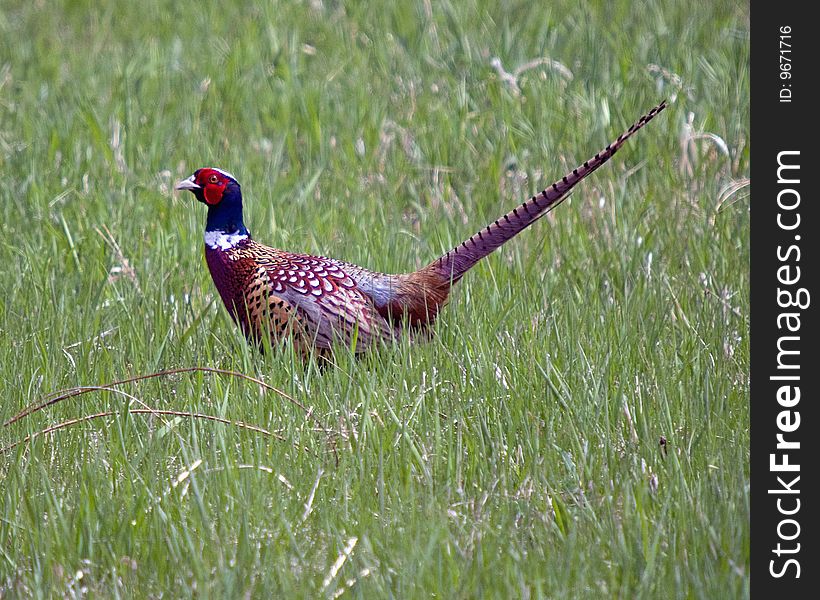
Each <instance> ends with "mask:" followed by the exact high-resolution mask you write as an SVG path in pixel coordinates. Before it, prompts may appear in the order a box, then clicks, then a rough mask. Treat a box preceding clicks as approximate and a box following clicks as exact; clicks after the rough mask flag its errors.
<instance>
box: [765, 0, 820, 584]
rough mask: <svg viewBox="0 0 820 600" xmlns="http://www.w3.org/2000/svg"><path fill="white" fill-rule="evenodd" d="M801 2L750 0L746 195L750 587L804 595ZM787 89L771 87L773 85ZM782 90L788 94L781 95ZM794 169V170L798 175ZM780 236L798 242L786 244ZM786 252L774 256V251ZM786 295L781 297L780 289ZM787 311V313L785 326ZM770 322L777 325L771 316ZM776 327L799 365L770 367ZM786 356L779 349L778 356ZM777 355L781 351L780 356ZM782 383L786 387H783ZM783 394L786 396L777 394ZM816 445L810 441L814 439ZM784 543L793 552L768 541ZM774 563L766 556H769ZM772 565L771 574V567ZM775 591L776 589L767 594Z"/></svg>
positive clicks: (809, 122)
mask: <svg viewBox="0 0 820 600" xmlns="http://www.w3.org/2000/svg"><path fill="white" fill-rule="evenodd" d="M810 7H811V4H810V3H798V2H764V1H763V0H758V1H757V2H753V3H751V6H750V10H751V13H750V14H751V66H750V74H751V119H750V122H751V134H752V135H751V139H753V140H754V142H755V143H754V144H753V145H752V146H751V147H752V149H753V150H752V160H751V173H752V182H753V184H754V185H753V191H752V195H751V203H750V206H751V315H750V323H751V338H750V339H751V357H750V360H751V399H750V400H751V593H752V596H753V597H754V598H773V597H774V598H784V599H785V598H815V597H818V594H820V586H818V580H820V577H819V576H818V573H820V563H818V558H820V557H818V552H817V546H818V543H819V542H820V540H818V539H817V529H816V527H815V526H813V525H812V523H813V522H814V521H816V519H815V516H816V515H817V513H816V511H817V509H818V507H817V503H816V499H817V493H816V492H813V491H812V488H813V487H816V483H818V482H817V481H816V480H815V477H816V472H815V471H816V465H817V462H818V461H817V455H818V452H820V428H819V427H818V420H817V409H816V406H817V403H818V402H820V397H818V393H817V388H818V386H817V383H816V382H817V378H818V377H820V364H817V362H816V361H817V359H816V358H815V357H816V356H817V353H816V352H813V350H815V349H816V343H817V342H816V341H815V339H814V336H816V335H817V333H818V331H817V319H816V316H815V314H816V312H817V311H816V309H815V305H816V304H818V303H820V295H818V294H817V293H816V292H817V285H816V282H817V276H818V270H820V253H818V249H817V239H818V237H820V231H817V228H818V226H820V220H818V218H817V210H816V209H815V206H816V204H817V196H818V195H819V193H818V191H817V188H816V187H815V184H814V181H813V179H814V178H813V177H812V175H814V174H815V173H816V172H817V171H818V165H817V153H816V151H815V150H814V148H813V143H812V142H813V138H814V137H815V136H816V135H817V132H816V130H817V126H816V119H814V118H813V113H814V112H815V110H813V109H815V108H816V107H817V106H818V98H817V97H815V96H814V95H813V89H812V88H813V87H814V86H813V85H812V84H813V83H814V82H815V81H816V80H817V78H818V75H819V74H820V69H818V68H817V66H816V65H817V56H818V41H820V30H818V23H817V21H816V20H815V19H812V18H811V16H810V15H809V8H810ZM781 27H790V28H791V29H790V35H791V37H790V38H789V39H785V41H786V42H787V43H790V44H791V46H790V47H789V48H786V46H781V43H780V42H781V35H782V31H781ZM785 49H789V50H791V52H789V53H786V54H784V55H783V56H787V57H789V58H790V59H791V60H790V64H791V67H790V71H789V72H790V73H791V76H790V78H789V79H784V78H783V77H785V76H781V72H782V69H781V64H783V62H785V61H783V60H782V59H781V50H785ZM784 89H785V90H788V92H782V90H784ZM789 95H790V98H788V99H790V100H791V101H790V102H784V101H783V100H785V99H787V96H789ZM784 151H792V152H794V151H797V152H799V155H795V154H790V155H781V161H786V160H788V162H789V163H790V164H799V165H800V169H799V171H797V170H789V171H786V170H783V171H781V173H782V174H783V175H784V177H783V178H786V179H791V178H794V177H797V178H799V179H800V182H799V183H797V184H784V183H778V171H777V170H778V154H779V153H781V152H784ZM798 173H799V175H797V174H798ZM786 188H790V189H792V190H795V191H796V192H797V193H798V194H799V196H800V202H799V206H797V207H796V208H794V209H792V210H789V211H787V210H784V209H782V208H781V207H779V206H778V193H780V192H781V191H782V190H784V189H786ZM796 198H797V197H796V196H795V194H794V193H792V192H786V193H785V194H783V196H782V197H781V200H782V202H783V203H784V204H794V203H795V201H796ZM779 213H780V214H781V221H782V222H784V223H786V224H787V225H793V224H794V222H795V218H796V215H797V214H799V215H800V224H799V226H797V227H796V228H795V229H792V230H784V229H783V228H781V227H780V226H779V225H778V214H779ZM790 246H798V247H799V253H798V251H797V250H792V251H791V252H788V248H789V247H790ZM778 253H780V256H781V257H782V256H785V257H787V258H786V259H785V260H782V259H781V258H780V257H778ZM784 265H789V267H788V268H787V269H786V270H783V271H780V274H781V275H782V276H784V277H785V276H787V275H788V277H792V278H793V277H794V276H795V275H796V273H797V271H796V269H797V268H798V267H799V269H800V276H801V277H800V280H799V282H797V283H795V284H794V285H791V286H786V285H783V284H782V283H781V282H780V281H778V269H779V268H781V267H783V266H784ZM801 287H803V288H806V290H807V291H808V292H809V294H810V296H811V299H810V303H809V306H808V307H807V308H805V309H799V310H798V309H796V308H784V307H781V306H780V305H779V303H778V290H779V289H780V290H784V289H790V291H791V292H792V293H793V294H797V293H798V292H797V290H798V289H799V288H801ZM781 299H782V300H784V301H785V300H786V297H785V296H781ZM784 312H799V313H800V317H799V319H800V330H799V332H789V331H788V330H784V329H782V328H781V327H779V324H778V316H779V315H780V314H781V313H784ZM794 323H795V321H792V324H794ZM780 324H781V325H783V324H785V321H784V320H782V319H781V321H780ZM784 335H791V336H799V341H798V340H793V339H792V340H789V341H787V342H785V341H782V343H781V349H782V348H783V347H785V346H786V344H788V346H789V348H790V349H792V350H794V349H797V350H799V351H800V354H799V355H797V356H796V357H795V355H789V357H790V358H789V361H790V362H792V363H794V364H799V368H795V369H791V370H782V369H778V345H777V344H778V339H779V338H782V336H784ZM781 358H782V359H784V360H785V355H782V356H781ZM781 362H782V361H781ZM777 375H797V376H799V378H800V379H799V382H798V381H792V382H784V381H782V380H781V381H777V380H773V379H772V376H777ZM785 383H790V384H792V385H794V386H799V387H800V401H799V403H798V404H797V405H796V406H794V407H791V408H790V409H789V410H791V411H793V412H792V414H791V415H789V416H784V417H783V420H782V421H781V423H784V424H786V425H787V426H788V423H789V422H791V423H792V424H793V422H794V419H795V418H796V417H795V415H794V413H795V412H799V413H800V425H799V427H798V428H797V429H796V431H794V432H790V433H783V432H782V431H781V430H780V429H779V428H778V415H779V414H780V413H781V412H782V411H784V410H786V409H785V408H784V407H783V406H781V405H780V404H779V403H778V397H777V393H778V389H780V388H781V386H783V385H784V384H785ZM789 393H793V392H789ZM784 398H785V399H787V398H786V397H785V396H784ZM778 433H783V435H784V439H786V440H788V441H792V442H795V441H796V442H799V443H800V448H799V450H797V449H790V450H787V451H786V452H788V455H789V458H788V460H789V462H790V463H792V464H799V465H800V471H799V472H774V471H773V470H772V469H771V466H770V460H771V458H770V455H771V454H773V453H775V454H776V456H777V458H776V462H782V461H783V452H784V451H783V450H780V451H778V450H777V448H776V446H777V437H776V436H777V434H778ZM815 444H817V445H816V446H815ZM797 475H799V476H800V479H799V481H798V482H797V483H796V484H794V485H792V488H793V489H799V490H800V492H799V494H787V493H770V490H781V491H782V490H783V488H784V485H783V484H781V483H780V482H779V481H778V479H777V478H778V476H779V477H781V479H782V480H784V482H785V483H786V485H789V484H791V483H792V481H793V480H794V477H795V476H797ZM778 499H781V508H783V509H784V510H786V511H789V510H793V509H794V508H795V506H796V502H795V500H796V499H799V501H800V509H799V511H798V512H796V513H795V514H794V515H791V516H789V515H784V514H782V513H781V512H780V511H779V509H778V504H777V502H778ZM789 518H793V519H794V520H795V521H797V522H798V523H799V527H800V533H799V535H798V536H797V537H796V538H795V539H793V540H786V539H780V536H779V535H778V525H779V524H780V523H781V522H783V521H784V520H785V519H789ZM780 531H781V533H783V534H784V535H785V536H786V537H790V536H791V535H793V533H794V532H795V531H796V529H795V527H794V524H793V523H784V524H783V525H781V528H780ZM778 543H779V544H780V545H781V549H795V548H796V547H797V546H796V544H797V543H799V544H800V547H799V551H798V552H796V553H794V554H787V553H785V552H781V554H780V556H778V554H777V552H776V550H777V548H778ZM789 558H794V559H795V560H797V561H798V562H799V564H800V577H799V578H797V577H795V575H796V574H797V569H796V567H795V565H794V564H793V563H792V564H791V565H789V566H788V567H786V569H785V572H783V569H784V566H785V562H786V560H788V559H789ZM772 561H774V562H772ZM773 571H774V572H783V576H782V577H779V578H778V577H775V576H773V575H772V572H773ZM775 594H777V596H775Z"/></svg>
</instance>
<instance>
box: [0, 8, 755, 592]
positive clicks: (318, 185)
mask: <svg viewBox="0 0 820 600" xmlns="http://www.w3.org/2000/svg"><path fill="white" fill-rule="evenodd" d="M494 58H498V59H499V61H500V65H498V63H494V61H493V59H494ZM544 58H548V59H550V60H549V61H540V64H535V65H534V66H532V68H525V69H523V70H521V71H519V73H518V74H517V79H516V80H515V82H513V80H512V79H510V78H509V77H502V74H503V73H504V72H507V73H510V74H513V73H514V72H515V70H516V67H518V66H521V65H526V64H527V63H528V62H529V61H533V60H535V59H544ZM748 62H749V15H748V7H747V6H746V4H744V3H736V2H713V3H698V4H697V5H696V6H693V5H692V3H689V2H661V1H659V0H647V1H645V2H636V3H633V2H626V1H624V2H613V3H609V2H588V3H578V2H563V1H562V2H550V3H546V2H530V1H518V0H514V1H511V2H504V3H495V2H485V1H484V0H469V1H467V2H459V3H456V2H451V1H450V0H445V1H444V2H433V1H432V0H428V1H424V2H401V3H395V5H394V3H390V2H369V3H366V2H360V3H353V2H351V3H340V2H323V1H322V0H312V1H309V2H308V1H304V2H272V3H264V2H246V3H236V4H234V3H230V2H221V3H217V2H193V1H191V0H181V1H178V2H166V1H161V0H145V1H144V2H131V3H128V2H113V1H110V2H105V1H103V2H90V1H84V0H74V1H69V0H62V1H60V0H57V1H54V2H45V1H43V0H29V1H26V2H22V1H17V0H14V1H4V2H3V3H2V6H0V174H2V179H3V182H2V183H3V185H2V186H0V265H2V267H0V289H2V294H1V295H0V398H1V401H0V420H2V421H6V420H8V419H10V418H11V417H12V416H14V415H15V414H16V413H17V412H18V411H20V410H22V409H23V408H24V407H25V406H26V405H27V404H29V403H31V402H37V401H40V400H42V399H43V398H44V397H45V396H46V395H47V394H48V393H50V392H54V391H56V390H60V389H65V388H71V387H73V386H78V385H103V384H105V383H109V382H112V381H115V380H118V379H124V378H127V377H131V376H136V375H141V374H148V373H152V372H155V371H160V370H165V369H174V368H184V367H193V366H200V367H209V368H215V369H224V370H229V371H234V372H238V373H243V374H246V375H248V376H251V377H255V378H259V379H262V380H264V381H265V382H266V383H267V384H269V385H271V386H275V387H277V388H279V389H281V390H282V391H284V392H285V393H287V394H289V395H290V396H291V397H292V398H293V399H294V400H295V401H297V402H299V403H301V404H302V405H303V406H304V407H306V408H307V409H308V410H309V411H310V416H308V415H306V414H305V412H304V411H303V410H302V409H301V408H300V407H299V406H297V405H296V404H294V403H292V402H290V401H289V400H287V399H285V398H283V397H281V396H280V395H278V394H276V393H275V392H272V391H263V389H262V388H261V387H260V386H259V385H258V384H256V383H253V382H250V381H247V380H243V379H240V378H237V377H233V376H229V375H224V374H223V375H219V374H213V373H206V372H201V371H200V372H192V373H185V374H177V375H174V376H168V377H162V378H156V379H150V380H146V381H142V382H138V383H132V384H125V385H121V386H119V387H117V388H116V390H117V391H96V392H92V393H88V394H85V395H82V396H78V397H76V398H70V399H67V400H65V401H62V402H60V403H58V404H55V405H53V406H50V407H47V408H45V409H43V410H41V411H39V412H36V413H34V414H32V415H30V416H28V417H27V418H24V419H21V420H19V421H17V422H15V423H13V424H11V425H8V426H6V427H0V446H4V447H7V446H9V445H12V444H14V443H15V442H19V441H22V440H25V439H26V437H27V436H32V435H33V436H34V437H33V438H31V439H28V441H26V442H25V443H21V444H19V445H17V446H14V447H13V448H10V449H7V450H6V451H5V452H4V453H2V454H0V597H4V598H5V597H9V598H15V597H84V596H87V597H99V598H110V597H138V598H145V597H160V596H162V597H188V596H197V597H210V596H214V597H242V596H246V597H259V598H265V597H271V596H275V597H311V598H322V597H333V596H339V595H341V596H342V597H362V598H378V597H395V598H422V597H437V598H475V597H497V598H515V597H521V598H625V599H626V598H629V599H631V598H743V597H747V596H748V595H749V580H750V574H749V450H748V443H749V408H748V395H749V379H748V375H749V334H748V331H749V300H748V296H749V248H748V240H749V200H748V187H747V184H748V179H747V178H748V175H749V152H750V140H749V134H748V131H749V99H748V94H749V72H748ZM494 65H497V66H494ZM514 77H515V75H514ZM663 98H668V99H669V100H670V105H669V108H668V109H667V110H666V111H665V112H664V113H662V114H661V115H660V116H659V117H658V118H657V119H656V120H655V121H654V122H652V123H651V124H650V126H648V127H647V128H646V130H644V131H642V132H640V134H639V135H638V136H636V138H635V139H634V140H632V141H631V142H630V143H629V145H628V146H627V148H625V149H624V150H623V151H621V152H620V153H619V154H618V155H617V156H616V157H615V158H614V159H613V160H612V162H611V163H609V164H608V165H606V166H605V167H604V168H602V169H601V170H600V171H598V172H597V173H595V174H594V175H593V176H592V177H591V178H590V179H588V180H586V181H585V182H583V183H582V184H581V185H580V186H579V188H578V189H577V191H576V192H575V193H574V195H573V196H572V198H571V200H570V201H569V202H567V203H565V204H563V205H562V206H560V207H559V208H558V209H556V211H555V212H554V213H553V214H551V215H550V216H549V217H548V218H547V219H544V220H543V221H542V222H540V223H538V224H536V225H535V226H534V227H532V228H531V229H530V230H528V231H526V232H524V233H523V234H522V235H521V236H519V237H518V238H516V239H515V240H514V241H513V242H511V243H509V244H508V245H507V246H505V247H504V248H503V249H502V250H501V251H499V252H497V253H496V254H494V255H492V256H490V257H489V259H487V260H485V261H484V262H483V263H482V264H480V265H479V266H478V267H477V268H476V269H474V271H473V272H471V273H470V274H469V275H468V276H467V277H466V278H465V279H464V281H463V282H462V283H461V284H460V285H459V287H458V289H457V290H456V292H455V293H454V294H453V297H452V301H451V304H450V306H449V307H448V308H447V309H446V310H445V311H444V313H443V315H442V318H441V319H440V320H439V322H438V323H437V325H436V327H435V336H434V337H433V339H431V340H430V341H429V342H426V343H420V344H415V345H411V344H410V343H409V342H408V341H406V340H405V341H403V342H401V343H399V344H398V345H397V346H396V347H395V348H386V349H384V350H383V351H381V352H379V353H377V354H374V355H371V356H368V357H366V358H364V359H363V360H359V361H356V360H354V359H353V358H352V357H350V356H349V355H348V354H347V353H345V352H341V353H339V356H337V360H338V363H339V364H338V367H337V368H332V369H327V370H324V371H317V369H316V368H315V367H314V366H308V367H305V366H304V365H302V364H301V363H300V361H298V360H297V359H296V358H295V357H294V354H293V352H292V351H291V349H289V348H287V347H286V348H284V349H282V350H280V351H275V352H269V353H267V354H265V355H264V356H260V355H259V354H257V353H256V352H254V351H253V350H252V349H250V348H249V347H248V346H247V345H246V344H245V342H244V340H243V339H242V337H241V334H240V333H239V331H238V330H237V329H235V328H234V326H233V324H232V323H231V322H230V319H229V317H228V316H227V313H226V311H225V310H224V308H223V307H222V306H221V303H220V302H219V299H218V297H217V296H216V294H215V289H214V287H213V285H212V283H211V281H210V277H209V275H208V272H207V268H206V266H205V263H204V259H203V256H202V229H203V226H204V218H205V214H204V209H203V207H202V206H201V205H198V204H197V203H195V202H194V201H193V199H192V198H191V197H190V195H180V196H175V195H174V194H173V193H172V192H171V188H172V186H173V183H174V182H175V181H176V180H177V179H180V178H182V177H186V176H188V175H189V174H190V173H191V172H192V171H193V170H194V169H195V168H198V167H201V166H219V167H222V168H224V169H227V170H229V171H231V172H233V173H234V174H235V175H236V176H237V177H238V179H239V180H240V182H242V184H243V191H244V192H245V197H246V211H245V213H246V222H247V224H248V226H249V228H250V229H251V231H252V232H253V233H254V236H255V237H256V238H257V239H258V240H260V241H263V242H265V243H268V244H271V245H274V246H278V247H284V248H287V249H290V250H298V251H305V252H311V253H320V254H325V255H329V256H334V257H337V258H342V259H345V260H349V261H352V262H355V263H358V264H362V265H366V266H368V267H371V268H374V269H377V270H382V271H387V272H402V271H407V270H412V269H415V268H418V267H420V266H422V265H424V264H426V263H427V262H429V261H430V260H432V259H433V258H435V257H436V256H438V255H439V254H440V253H442V252H443V251H445V250H447V249H449V248H450V247H452V246H453V245H455V244H457V243H459V242H461V241H462V240H463V239H464V238H466V237H467V236H469V235H471V234H473V233H474V232H475V231H477V230H478V229H479V228H481V227H483V226H484V225H486V224H487V223H488V222H489V221H490V220H492V219H495V218H496V217H498V216H499V215H500V214H502V213H503V212H506V210H508V209H510V208H511V207H512V206H514V205H515V203H517V202H520V201H522V200H524V199H525V198H526V197H527V196H529V195H530V194H531V193H534V192H536V191H538V190H539V189H541V188H542V187H545V186H546V185H548V184H549V183H551V182H552V181H553V180H554V179H556V178H558V177H559V176H561V175H563V174H564V172H565V171H567V170H568V169H569V168H572V167H574V166H575V165H576V164H577V163H579V162H581V161H583V160H584V159H586V158H587V157H589V156H590V155H591V154H593V153H594V152H596V151H598V150H599V149H600V148H602V147H603V146H604V145H606V143H607V142H608V141H609V140H610V139H612V138H614V137H615V136H616V135H618V134H619V133H620V132H621V131H622V130H623V129H625V128H626V127H627V126H628V125H629V124H631V123H632V122H633V121H634V120H635V119H637V117H639V116H640V115H641V114H642V113H644V112H645V111H647V110H648V109H649V108H651V107H652V106H654V105H655V104H657V103H658V102H659V101H660V100H662V99H663ZM148 408H150V409H154V410H163V411H177V412H178V413H183V414H177V415H174V414H156V413H155V414H145V413H132V412H130V411H131V410H135V409H142V410H145V409H148ZM106 412H107V413H110V414H109V415H108V416H100V417H98V418H94V419H89V420H86V421H81V422H78V423H75V424H73V425H69V426H66V427H64V428H62V429H59V430H57V431H54V432H53V433H50V434H49V433H42V434H40V435H38V432H41V431H43V430H44V429H45V428H47V427H49V426H52V425H57V424H60V423H63V422H65V421H68V420H70V419H75V418H79V417H83V416H91V415H96V414H99V413H106ZM184 413H197V414H200V415H211V416H214V417H219V418H221V419H223V420H224V421H225V422H219V421H213V420H205V419H203V418H199V417H190V416H185V415H184ZM238 422H242V423H245V424H247V425H250V426H253V427H255V428H257V429H253V428H250V427H242V426H240V425H238ZM323 428H326V429H329V430H331V431H330V433H326V432H325V431H323ZM260 429H263V430H264V431H261V430H260ZM265 432H267V433H265ZM274 434H276V435H274ZM277 436H278V437H277ZM662 439H665V441H666V443H665V446H664V445H661V443H660V442H661V440H662Z"/></svg>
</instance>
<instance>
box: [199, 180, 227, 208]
mask: <svg viewBox="0 0 820 600" xmlns="http://www.w3.org/2000/svg"><path fill="white" fill-rule="evenodd" d="M226 187H227V182H225V181H218V182H217V183H206V184H205V185H204V186H203V189H202V195H203V196H204V197H205V202H207V203H208V204H209V205H210V206H213V205H214V204H219V203H220V202H221V201H222V194H224V193H225V188H226Z"/></svg>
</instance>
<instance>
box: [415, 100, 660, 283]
mask: <svg viewBox="0 0 820 600" xmlns="http://www.w3.org/2000/svg"><path fill="white" fill-rule="evenodd" d="M664 108H666V100H664V101H663V102H661V103H660V104H659V105H658V106H656V107H655V108H653V109H652V110H650V111H649V112H648V113H647V114H645V115H644V116H642V117H641V118H640V119H638V121H637V122H636V123H635V124H634V125H632V127H630V128H629V129H627V130H626V131H625V132H624V133H622V134H621V135H619V136H618V139H616V140H615V141H614V142H612V143H611V144H609V145H608V146H607V147H606V148H604V149H603V150H601V151H600V152H598V154H596V155H595V156H593V157H592V158H590V159H589V160H588V161H586V162H584V164H582V165H580V166H579V167H578V168H576V169H573V170H572V172H570V173H567V174H566V175H565V176H564V177H562V178H561V179H560V180H558V181H556V182H555V183H553V184H552V185H551V186H550V187H548V188H547V189H545V190H544V191H542V192H541V193H540V194H538V195H537V196H533V197H532V198H530V199H529V200H527V201H526V202H524V203H523V204H522V205H521V206H518V207H516V208H514V209H512V211H510V212H508V213H507V214H506V215H504V216H503V217H501V218H499V219H497V220H496V221H495V222H493V223H490V224H489V225H488V226H487V227H485V228H484V229H482V230H481V231H479V232H478V233H476V234H475V235H474V236H472V237H470V238H469V239H466V240H464V241H463V242H461V244H460V245H458V246H456V247H455V248H453V249H452V250H450V251H449V252H447V254H444V255H442V256H440V257H439V258H437V259H436V260H434V261H433V262H432V263H430V264H429V265H428V266H427V267H425V268H424V269H422V272H425V271H426V272H428V273H431V272H432V273H435V274H436V275H439V276H443V277H445V278H447V279H448V280H449V281H450V282H451V283H455V282H456V281H458V280H459V279H461V278H462V277H463V276H464V274H465V273H466V272H467V271H469V270H470V269H471V268H472V267H473V266H474V265H475V264H476V263H477V262H478V261H480V260H481V259H482V258H484V257H485V256H487V255H488V254H490V253H491V252H492V251H493V250H495V249H496V248H498V247H499V246H501V245H503V244H504V243H505V242H506V241H507V240H509V239H511V238H513V237H515V236H516V235H518V234H519V233H521V232H522V231H523V230H524V229H526V228H527V227H529V226H530V225H532V224H533V223H534V222H535V221H537V220H538V219H540V218H541V217H543V216H544V215H545V214H547V213H548V212H549V211H550V210H552V209H553V208H555V207H556V206H557V205H558V204H560V203H561V202H562V201H563V200H564V199H565V198H566V197H567V194H568V193H569V191H570V190H571V189H572V188H573V187H575V185H576V184H577V183H578V182H579V181H581V180H582V179H583V178H584V177H586V176H587V175H589V174H590V173H592V172H593V171H594V170H595V169H597V168H598V167H600V166H601V165H602V164H604V163H605V162H606V161H608V160H609V159H610V158H612V155H613V154H615V153H616V152H617V151H618V150H619V149H620V147H621V146H623V145H624V143H626V140H628V139H629V138H630V137H632V135H633V134H634V133H635V132H636V131H638V130H639V129H640V128H641V127H643V126H644V125H646V124H647V123H649V121H651V120H652V119H653V118H654V117H655V115H657V114H658V113H659V112H661V111H662V110H663V109H664Z"/></svg>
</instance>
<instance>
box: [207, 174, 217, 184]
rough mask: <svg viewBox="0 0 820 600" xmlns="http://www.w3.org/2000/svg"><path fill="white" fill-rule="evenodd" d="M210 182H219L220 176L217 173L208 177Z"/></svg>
mask: <svg viewBox="0 0 820 600" xmlns="http://www.w3.org/2000/svg"><path fill="white" fill-rule="evenodd" d="M208 183H219V177H217V176H216V175H211V176H210V177H208Z"/></svg>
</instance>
